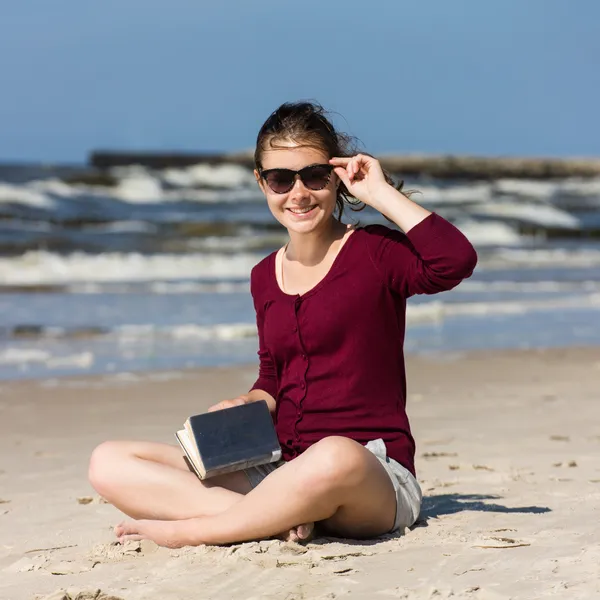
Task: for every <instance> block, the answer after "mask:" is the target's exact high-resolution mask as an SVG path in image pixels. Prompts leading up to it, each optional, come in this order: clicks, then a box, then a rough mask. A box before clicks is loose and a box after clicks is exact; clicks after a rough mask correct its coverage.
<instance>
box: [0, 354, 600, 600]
mask: <svg viewBox="0 0 600 600" xmlns="http://www.w3.org/2000/svg"><path fill="white" fill-rule="evenodd" d="M407 368H408V377H409V404H408V405H409V415H410V417H411V422H412V425H413V431H414V435H415V437H416V440H417V444H418V448H417V469H418V476H419V479H420V481H421V484H422V487H423V490H424V493H425V501H424V507H423V513H422V519H421V521H420V522H419V524H418V526H417V527H415V528H413V530H412V531H407V532H406V533H405V534H404V535H401V536H388V537H385V538H382V539H379V540H374V541H372V542H354V541H351V540H327V539H317V540H315V541H314V542H313V543H310V544H308V545H307V546H299V545H297V544H294V543H284V542H279V541H265V542H260V543H257V542H254V543H247V544H239V545H234V546H230V547H225V548H208V547H199V548H184V549H182V550H167V549H163V548H158V547H156V546H155V545H153V544H151V543H146V542H144V543H141V544H140V543H129V544H127V545H125V546H119V545H116V544H115V543H114V539H113V534H112V526H113V525H114V524H115V523H117V522H118V521H119V520H120V519H121V515H120V514H119V513H118V511H117V510H116V509H114V508H113V507H112V506H110V505H108V504H105V503H103V502H102V501H101V499H100V498H99V497H98V496H97V495H96V494H95V493H94V492H93V490H92V489H91V488H90V486H89V484H88V483H87V479H86V469H87V461H88V458H89V455H90V453H91V451H92V449H93V448H94V447H95V446H96V445H97V444H98V443H99V442H101V441H103V440H106V439H111V438H113V439H115V438H116V439H118V438H133V439H151V440H155V441H164V442H169V443H173V442H174V438H173V432H174V431H175V430H176V429H177V428H179V427H180V426H181V424H182V422H183V421H184V420H185V418H186V417H187V416H188V415H189V414H193V413H195V412H200V411H202V410H204V409H205V408H206V407H208V406H209V405H210V404H212V403H214V402H215V401H217V400H219V399H222V398H225V397H230V396H232V395H234V394H237V393H239V392H240V391H245V390H246V389H247V388H248V386H249V385H250V384H251V383H252V382H253V381H254V379H255V367H247V368H236V369H232V368H227V369H204V370H196V371H184V372H169V373H153V374H141V375H132V374H124V375H114V376H106V377H88V378H72V379H62V380H46V381H37V382H9V383H2V384H0V598H2V600H20V599H32V598H52V599H53V600H58V599H61V600H66V599H68V598H73V599H74V598H79V600H83V599H84V598H86V599H89V598H95V599H96V600H107V598H110V597H111V596H112V597H114V598H122V599H123V600H138V599H146V598H160V599H172V600H181V599H187V598H190V599H191V598H203V599H204V598H206V599H208V598H224V599H240V600H241V599H244V600H248V599H251V598H254V599H257V600H258V599H261V600H264V599H277V600H279V599H286V600H296V599H301V598H306V599H309V598H310V599H313V598H315V599H325V598H328V599H331V598H364V599H369V600H372V599H376V598H408V599H413V598H415V599H416V598H431V599H436V600H441V599H446V598H452V599H454V598H469V599H478V600H485V599H490V600H491V599H507V598H512V599H527V600H530V599H537V598H546V597H548V598H569V599H570V600H576V599H580V598H581V599H583V598H598V597H600V578H599V577H598V573H599V571H598V564H599V563H600V545H599V544H598V540H599V539H600V519H599V513H598V507H599V506H600V461H599V460H598V459H599V456H600V418H598V416H599V414H600V408H599V406H600V348H578V349H565V350H550V351H505V352H477V353H467V354H445V355H440V356H437V357H430V358H414V357H409V359H408V361H407ZM59 590H69V593H68V594H67V593H65V592H63V591H59ZM98 590H101V592H98Z"/></svg>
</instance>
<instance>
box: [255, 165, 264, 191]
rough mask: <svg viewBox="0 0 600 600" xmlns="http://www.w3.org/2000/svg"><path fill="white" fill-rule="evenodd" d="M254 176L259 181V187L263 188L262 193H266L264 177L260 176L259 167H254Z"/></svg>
mask: <svg viewBox="0 0 600 600" xmlns="http://www.w3.org/2000/svg"><path fill="white" fill-rule="evenodd" d="M254 178H255V179H256V183H258V187H259V188H260V189H261V191H262V193H263V194H264V193H265V188H264V182H263V180H262V177H261V176H260V173H259V172H258V169H254ZM265 195H266V194H265Z"/></svg>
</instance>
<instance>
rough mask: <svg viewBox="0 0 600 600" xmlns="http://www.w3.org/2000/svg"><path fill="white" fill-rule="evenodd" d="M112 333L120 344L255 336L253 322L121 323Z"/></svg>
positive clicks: (226, 339) (236, 338) (239, 338)
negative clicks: (165, 324) (169, 324)
mask: <svg viewBox="0 0 600 600" xmlns="http://www.w3.org/2000/svg"><path fill="white" fill-rule="evenodd" d="M113 335H116V336H117V337H118V338H119V342H120V343H121V344H124V345H127V344H132V343H138V342H140V341H141V340H146V339H149V338H171V339H174V340H177V341H181V342H186V341H214V340H221V341H234V340H241V339H245V338H251V337H255V336H256V335H257V332H256V324H255V323H218V324H215V325H196V324H194V323H189V324H184V325H173V326H170V327H158V326H156V325H152V324H148V325H123V326H121V327H118V328H117V329H116V330H115V331H114V332H113Z"/></svg>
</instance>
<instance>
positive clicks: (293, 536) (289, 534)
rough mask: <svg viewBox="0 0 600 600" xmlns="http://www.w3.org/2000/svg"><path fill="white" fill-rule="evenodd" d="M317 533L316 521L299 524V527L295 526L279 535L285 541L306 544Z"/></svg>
mask: <svg viewBox="0 0 600 600" xmlns="http://www.w3.org/2000/svg"><path fill="white" fill-rule="evenodd" d="M314 535H315V524H314V523H304V524H303V525H298V527H293V528H292V529H290V530H289V531H285V532H284V533H282V534H281V535H278V536H276V537H278V538H279V539H280V540H283V541H284V542H297V543H299V544H306V543H308V542H310V541H311V540H312V539H313V537H314Z"/></svg>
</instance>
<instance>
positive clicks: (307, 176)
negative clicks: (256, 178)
mask: <svg viewBox="0 0 600 600" xmlns="http://www.w3.org/2000/svg"><path fill="white" fill-rule="evenodd" d="M331 171H333V165H310V166H308V167H304V168H303V169H300V170H299V171H294V170H292V169H266V170H265V171H261V173H260V176H261V177H262V178H263V179H264V180H265V181H266V182H267V185H268V186H269V187H270V188H271V189H272V190H273V191H274V192H275V193H276V194H287V193H288V192H289V191H290V190H291V189H292V188H293V187H294V184H295V183H296V175H299V176H300V179H301V180H302V183H303V184H304V185H305V186H306V187H307V188H308V189H309V190H314V191H317V190H322V189H323V188H325V187H327V184H328V183H329V179H330V177H331Z"/></svg>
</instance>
